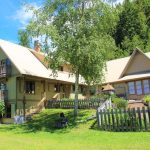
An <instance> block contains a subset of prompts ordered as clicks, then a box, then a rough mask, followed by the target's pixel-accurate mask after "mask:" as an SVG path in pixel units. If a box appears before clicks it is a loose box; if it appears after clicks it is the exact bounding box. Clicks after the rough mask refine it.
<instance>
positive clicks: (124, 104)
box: [112, 97, 128, 108]
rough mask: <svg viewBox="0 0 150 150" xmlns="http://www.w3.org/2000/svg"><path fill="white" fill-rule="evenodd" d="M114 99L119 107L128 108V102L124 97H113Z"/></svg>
mask: <svg viewBox="0 0 150 150" xmlns="http://www.w3.org/2000/svg"><path fill="white" fill-rule="evenodd" d="M112 101H113V103H114V104H115V106H116V107H117V108H127V104H128V103H127V101H126V100H124V99H122V98H118V97H113V99H112Z"/></svg>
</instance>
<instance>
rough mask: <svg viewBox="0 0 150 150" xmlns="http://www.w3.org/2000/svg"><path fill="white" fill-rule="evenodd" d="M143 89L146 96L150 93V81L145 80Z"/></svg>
mask: <svg viewBox="0 0 150 150" xmlns="http://www.w3.org/2000/svg"><path fill="white" fill-rule="evenodd" d="M143 88H144V94H149V93H150V87H149V81H148V80H143Z"/></svg>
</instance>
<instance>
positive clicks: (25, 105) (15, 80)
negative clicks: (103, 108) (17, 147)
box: [0, 40, 85, 117]
mask: <svg viewBox="0 0 150 150" xmlns="http://www.w3.org/2000/svg"><path fill="white" fill-rule="evenodd" d="M37 46H38V45H37ZM37 46H35V50H31V49H28V48H25V47H22V46H20V45H16V44H13V43H10V42H7V41H4V40H0V100H4V101H5V104H6V111H7V117H14V115H22V114H29V113H32V112H34V111H36V109H41V108H42V106H43V105H44V103H45V101H46V100H48V99H61V98H73V97H74V91H75V87H74V81H75V77H74V75H72V74H71V73H70V72H69V65H68V64H64V65H62V66H61V67H60V71H58V73H57V76H53V75H52V70H51V69H48V68H47V63H46V62H45V61H44V58H45V56H44V54H43V53H41V52H40V51H39V47H37ZM79 84H80V86H79V91H80V93H79V98H84V90H85V89H84V88H85V83H84V80H83V78H82V77H80V78H79ZM24 110H25V111H24Z"/></svg>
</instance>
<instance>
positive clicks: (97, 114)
mask: <svg viewBox="0 0 150 150" xmlns="http://www.w3.org/2000/svg"><path fill="white" fill-rule="evenodd" d="M96 116H97V122H98V128H100V125H101V120H100V115H99V111H98V109H97V111H96Z"/></svg>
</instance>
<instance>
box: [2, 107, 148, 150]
mask: <svg viewBox="0 0 150 150" xmlns="http://www.w3.org/2000/svg"><path fill="white" fill-rule="evenodd" d="M62 111H63V112H64V113H65V115H66V116H67V118H68V120H69V126H68V127H67V128H65V129H55V128H54V122H55V120H56V118H58V117H59V113H60V112H62ZM94 113H95V111H94V110H88V111H85V110H82V111H81V110H80V112H79V117H78V118H77V120H76V121H74V119H73V117H72V116H73V111H72V110H60V109H53V110H52V109H51V110H45V111H44V112H42V113H40V114H39V115H36V116H34V118H33V120H32V121H30V122H29V123H27V124H25V125H0V137H1V139H0V150H1V149H2V150H10V149H11V150H70V149H71V150H76V149H80V150H149V149H150V148H149V147H150V142H149V141H150V133H148V132H127V133H125V132H124V133H123V132H104V131H99V130H97V129H96V128H95V125H94V124H95V120H90V121H86V119H87V118H88V117H90V116H91V115H92V114H94Z"/></svg>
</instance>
